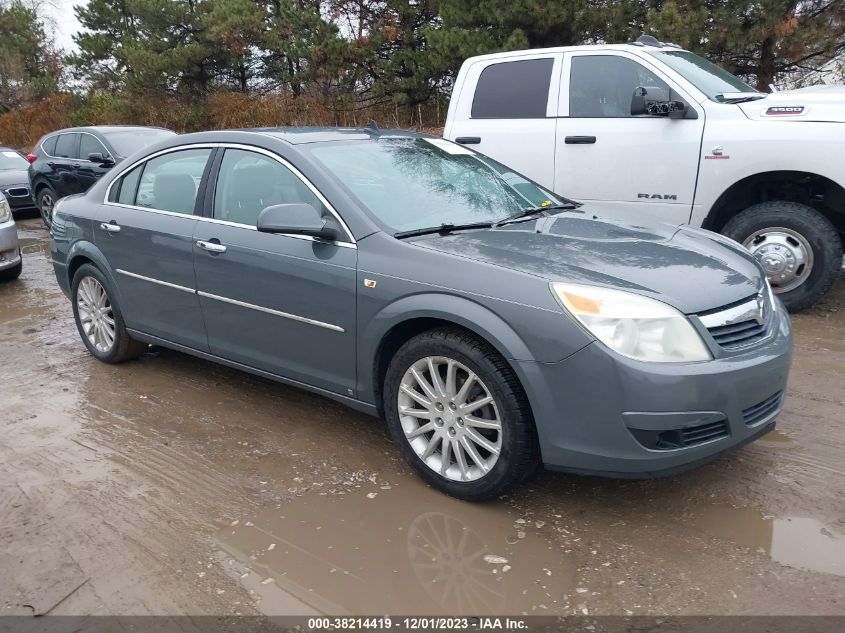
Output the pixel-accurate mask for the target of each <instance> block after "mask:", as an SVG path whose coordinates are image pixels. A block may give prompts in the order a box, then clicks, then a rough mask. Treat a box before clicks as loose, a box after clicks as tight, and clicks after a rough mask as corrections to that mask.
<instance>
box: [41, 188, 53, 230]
mask: <svg viewBox="0 0 845 633" xmlns="http://www.w3.org/2000/svg"><path fill="white" fill-rule="evenodd" d="M55 204H56V201H55V200H53V194H51V193H50V192H49V191H45V192H44V193H43V194H41V218H42V219H43V220H44V224H46V225H47V226H50V224H51V223H52V222H53V206H54V205H55Z"/></svg>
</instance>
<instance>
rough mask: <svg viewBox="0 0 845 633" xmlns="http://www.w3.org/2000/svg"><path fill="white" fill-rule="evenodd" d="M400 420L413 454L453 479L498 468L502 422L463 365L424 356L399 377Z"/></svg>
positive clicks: (483, 389)
mask: <svg viewBox="0 0 845 633" xmlns="http://www.w3.org/2000/svg"><path fill="white" fill-rule="evenodd" d="M397 404H398V407H399V420H400V422H401V425H402V430H403V431H404V434H405V438H406V439H407V441H408V443H409V444H410V445H411V448H412V449H413V450H414V452H415V453H416V454H417V456H418V457H419V458H420V459H421V460H422V461H423V462H424V463H425V464H426V465H427V466H428V467H429V468H430V469H431V470H433V471H434V472H436V473H438V474H440V475H441V476H442V477H445V478H446V479H449V480H452V481H459V482H466V481H474V480H477V479H480V478H482V477H484V476H485V475H486V474H487V473H488V472H490V470H491V469H492V468H493V467H494V466H495V465H496V462H497V461H498V459H499V455H500V454H501V450H502V422H501V418H500V416H499V408H498V406H497V404H496V401H495V399H494V398H493V395H492V393H491V392H490V389H488V388H487V386H486V385H485V384H484V382H483V381H482V380H481V379H480V378H479V376H478V375H477V374H476V373H475V372H473V371H472V370H471V369H469V368H468V367H467V366H466V365H464V364H462V363H460V362H458V361H456V360H454V359H452V358H446V357H444V356H428V357H425V358H421V359H420V360H418V361H416V362H415V363H414V364H413V365H411V366H410V367H409V368H408V370H407V371H406V372H405V374H404V376H403V377H402V382H401V384H400V386H399V396H398V403H397Z"/></svg>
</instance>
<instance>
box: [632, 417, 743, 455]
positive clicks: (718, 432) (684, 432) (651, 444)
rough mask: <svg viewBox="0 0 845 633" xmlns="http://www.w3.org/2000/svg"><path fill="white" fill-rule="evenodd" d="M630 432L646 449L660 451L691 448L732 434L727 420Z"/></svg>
mask: <svg viewBox="0 0 845 633" xmlns="http://www.w3.org/2000/svg"><path fill="white" fill-rule="evenodd" d="M630 431H631V434H632V435H633V436H634V437H635V438H636V439H637V441H638V442H639V443H640V444H642V445H643V446H645V447H646V448H650V449H652V450H659V451H668V450H672V449H677V448H690V447H692V446H698V445H699V444H704V443H705V442H710V441H713V440H718V439H721V438H723V437H728V435H729V434H730V433H729V432H728V422H727V420H725V419H721V420H717V421H715V422H707V423H706V424H699V425H698V426H689V427H687V428H685V429H673V430H671V431H647V430H644V429H630Z"/></svg>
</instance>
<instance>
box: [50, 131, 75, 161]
mask: <svg viewBox="0 0 845 633" xmlns="http://www.w3.org/2000/svg"><path fill="white" fill-rule="evenodd" d="M53 155H54V156H55V157H57V158H72V159H75V158H79V134H61V135H59V140H58V141H56V152H55V154H53Z"/></svg>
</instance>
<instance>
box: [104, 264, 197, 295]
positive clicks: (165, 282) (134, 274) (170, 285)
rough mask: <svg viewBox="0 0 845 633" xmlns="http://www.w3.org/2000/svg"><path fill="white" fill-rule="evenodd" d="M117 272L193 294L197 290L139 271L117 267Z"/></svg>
mask: <svg viewBox="0 0 845 633" xmlns="http://www.w3.org/2000/svg"><path fill="white" fill-rule="evenodd" d="M115 272H117V273H120V274H121V275H126V276H127V277H132V278H134V279H140V280H141V281H148V282H150V283H151V284H158V285H159V286H166V287H167V288H173V289H174V290H181V291H182V292H190V293H191V294H194V293H195V292H196V290H194V289H193V288H188V287H186V286H180V285H179V284H172V283H170V282H169V281H162V280H161V279H154V278H153V277H145V276H144V275H139V274H138V273H130V272H129V271H128V270H123V269H122V268H115Z"/></svg>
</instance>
